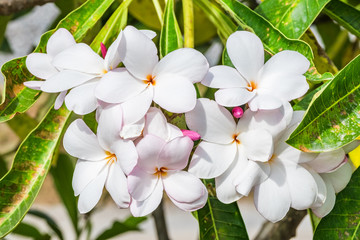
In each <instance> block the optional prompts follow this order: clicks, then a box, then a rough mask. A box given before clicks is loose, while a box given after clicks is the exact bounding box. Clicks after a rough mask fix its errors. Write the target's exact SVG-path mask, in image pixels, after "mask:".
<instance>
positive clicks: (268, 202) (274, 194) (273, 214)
mask: <svg viewBox="0 0 360 240" xmlns="http://www.w3.org/2000/svg"><path fill="white" fill-rule="evenodd" d="M286 178H287V176H286V173H285V170H284V168H283V166H281V165H278V164H276V163H273V164H272V165H271V173H270V176H269V178H268V179H267V180H265V181H264V182H263V183H261V184H260V185H258V186H256V187H255V189H254V204H255V207H256V209H257V210H258V212H259V213H260V214H261V215H262V216H263V217H264V218H266V219H267V220H269V221H271V222H277V221H280V220H281V219H283V218H284V217H285V215H286V213H287V212H288V211H289V209H290V204H291V197H290V193H289V189H288V185H287V184H286Z"/></svg>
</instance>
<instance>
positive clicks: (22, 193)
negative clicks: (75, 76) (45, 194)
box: [0, 107, 70, 238]
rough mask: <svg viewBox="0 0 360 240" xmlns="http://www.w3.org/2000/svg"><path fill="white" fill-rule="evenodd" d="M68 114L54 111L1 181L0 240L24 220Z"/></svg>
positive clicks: (36, 130) (29, 140) (19, 152)
mask: <svg viewBox="0 0 360 240" xmlns="http://www.w3.org/2000/svg"><path fill="white" fill-rule="evenodd" d="M69 115H70V112H69V111H68V110H67V109H66V108H65V107H62V108H60V109H59V110H58V111H55V110H54V109H53V108H52V109H51V110H50V111H49V113H48V114H47V115H46V117H45V118H44V120H43V121H42V122H41V123H40V124H39V125H38V127H37V128H35V129H34V131H33V132H32V133H31V134H30V135H28V136H27V138H26V139H25V140H24V141H23V142H22V144H21V145H20V147H19V149H18V151H17V152H16V155H15V158H14V162H13V166H12V167H11V170H10V171H9V172H8V173H7V174H6V175H5V176H4V177H3V178H2V179H1V180H0V238H1V237H4V236H5V235H6V234H8V233H9V232H10V231H11V230H12V229H14V228H15V227H16V225H17V224H18V223H19V222H20V221H21V219H22V218H23V217H24V216H25V214H26V212H27V211H28V210H29V208H30V206H31V205H32V203H33V202H34V200H35V197H36V196H37V194H38V192H39V190H40V187H41V185H42V183H43V181H44V179H45V177H46V174H47V172H48V170H49V168H50V165H51V159H52V157H53V154H54V149H55V148H56V146H57V143H58V142H59V139H60V135H61V133H62V131H63V128H64V125H65V123H66V121H67V119H68V117H69Z"/></svg>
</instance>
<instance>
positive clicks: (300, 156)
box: [274, 140, 318, 163]
mask: <svg viewBox="0 0 360 240" xmlns="http://www.w3.org/2000/svg"><path fill="white" fill-rule="evenodd" d="M317 155H318V154H315V153H306V152H302V151H300V150H298V149H296V148H294V147H292V146H290V145H288V144H287V143H286V142H285V141H280V140H279V141H278V143H277V144H276V145H275V147H274V156H276V157H277V158H279V159H280V160H281V161H282V162H289V161H290V162H295V163H305V162H310V161H312V160H314V159H315V158H316V156H317Z"/></svg>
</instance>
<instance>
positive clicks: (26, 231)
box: [13, 222, 50, 240]
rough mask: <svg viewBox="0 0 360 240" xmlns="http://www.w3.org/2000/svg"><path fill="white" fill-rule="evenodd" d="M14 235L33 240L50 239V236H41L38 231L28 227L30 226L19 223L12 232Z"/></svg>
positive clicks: (30, 226)
mask: <svg viewBox="0 0 360 240" xmlns="http://www.w3.org/2000/svg"><path fill="white" fill-rule="evenodd" d="M13 233H15V234H19V235H22V236H26V237H30V238H32V239H34V240H48V239H50V236H49V235H47V234H45V235H43V234H41V233H40V231H39V230H38V229H37V228H36V227H34V226H32V225H30V224H27V223H24V222H22V223H20V224H19V225H18V226H17V227H16V228H15V229H14V232H13Z"/></svg>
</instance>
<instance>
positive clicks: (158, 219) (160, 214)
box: [152, 201, 169, 240]
mask: <svg viewBox="0 0 360 240" xmlns="http://www.w3.org/2000/svg"><path fill="white" fill-rule="evenodd" d="M152 215H153V217H154V220H155V225H156V232H157V235H158V240H169V237H168V233H167V228H166V221H165V216H164V208H163V201H161V202H160V204H159V206H158V208H157V209H156V210H155V211H154V212H153V213H152Z"/></svg>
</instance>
